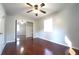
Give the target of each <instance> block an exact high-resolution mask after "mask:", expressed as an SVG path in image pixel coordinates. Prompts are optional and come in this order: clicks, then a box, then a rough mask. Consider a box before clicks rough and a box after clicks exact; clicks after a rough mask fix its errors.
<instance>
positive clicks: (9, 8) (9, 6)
mask: <svg viewBox="0 0 79 59" xmlns="http://www.w3.org/2000/svg"><path fill="white" fill-rule="evenodd" d="M68 5H69V4H66V3H45V6H44V7H43V8H42V10H44V11H46V14H43V13H39V15H38V16H35V14H34V13H33V12H30V13H26V12H27V11H28V10H29V9H31V8H30V7H29V6H27V5H26V4H25V3H3V7H4V9H5V11H6V14H7V15H20V14H21V15H25V16H27V17H30V18H34V19H38V18H41V17H45V16H46V15H50V14H53V13H54V12H57V11H60V10H63V9H64V8H66V7H67V6H68Z"/></svg>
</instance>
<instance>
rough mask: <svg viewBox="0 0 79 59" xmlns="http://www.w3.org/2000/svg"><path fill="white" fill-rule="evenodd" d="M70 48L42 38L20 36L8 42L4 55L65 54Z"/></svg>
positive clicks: (77, 51) (78, 52) (78, 51)
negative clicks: (14, 40) (15, 40)
mask: <svg viewBox="0 0 79 59" xmlns="http://www.w3.org/2000/svg"><path fill="white" fill-rule="evenodd" d="M19 39H20V40H19ZM68 49H69V48H68V47H65V46H62V45H58V44H56V43H52V42H49V41H46V40H42V39H40V38H34V39H32V38H26V37H25V36H18V38H17V43H15V42H12V43H8V44H6V46H5V48H4V50H3V52H2V55H65V53H66V51H67V50H68ZM75 51H76V53H77V54H79V50H76V49H75Z"/></svg>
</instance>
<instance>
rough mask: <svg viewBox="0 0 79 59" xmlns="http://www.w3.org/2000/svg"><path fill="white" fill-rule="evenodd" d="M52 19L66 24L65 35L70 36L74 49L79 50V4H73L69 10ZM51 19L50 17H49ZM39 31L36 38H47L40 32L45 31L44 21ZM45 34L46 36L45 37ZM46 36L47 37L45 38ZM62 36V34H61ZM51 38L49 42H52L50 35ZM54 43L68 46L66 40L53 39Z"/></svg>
mask: <svg viewBox="0 0 79 59" xmlns="http://www.w3.org/2000/svg"><path fill="white" fill-rule="evenodd" d="M52 17H54V20H58V19H60V20H62V21H63V23H64V29H63V30H64V31H65V33H64V32H63V33H64V34H65V35H67V36H68V38H69V39H70V41H71V42H72V45H73V47H75V48H78V49H79V44H78V43H79V4H72V5H71V6H70V7H68V8H67V9H65V10H63V11H61V12H60V13H59V14H55V15H52ZM48 18H49V17H48ZM40 20H41V19H40ZM38 23H39V24H41V25H39V27H38V29H39V28H40V27H41V28H40V29H39V31H38V30H37V33H36V34H37V36H36V37H40V38H45V39H46V38H47V37H46V36H47V35H48V34H47V35H46V33H41V32H40V31H42V30H43V27H42V26H43V25H42V24H43V21H39V22H38ZM43 34H44V35H43ZM45 35H46V36H45ZM61 35H62V34H61ZM48 36H49V39H48V38H47V39H48V40H49V41H51V38H50V35H48ZM52 41H53V42H55V43H58V44H62V45H66V44H65V42H64V39H60V40H59V41H55V40H53V39H52Z"/></svg>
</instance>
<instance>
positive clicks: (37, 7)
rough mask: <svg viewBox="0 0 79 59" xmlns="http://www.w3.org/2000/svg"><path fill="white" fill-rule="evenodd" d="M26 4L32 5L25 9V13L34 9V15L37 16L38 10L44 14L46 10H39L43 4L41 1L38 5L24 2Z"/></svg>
mask: <svg viewBox="0 0 79 59" xmlns="http://www.w3.org/2000/svg"><path fill="white" fill-rule="evenodd" d="M26 4H27V5H28V6H30V7H32V9H31V10H29V11H27V13H30V12H32V11H34V13H35V15H36V16H38V12H39V11H40V12H42V13H44V14H46V11H43V10H41V8H42V7H43V6H45V4H44V3H41V4H40V5H38V4H35V5H32V4H30V3H26Z"/></svg>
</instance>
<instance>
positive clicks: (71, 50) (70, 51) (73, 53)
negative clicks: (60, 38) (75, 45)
mask: <svg viewBox="0 0 79 59" xmlns="http://www.w3.org/2000/svg"><path fill="white" fill-rule="evenodd" d="M65 42H66V44H67V45H68V46H69V47H70V48H69V50H68V53H70V55H76V52H75V51H74V50H73V49H72V42H71V41H70V40H69V38H68V37H67V36H65Z"/></svg>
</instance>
